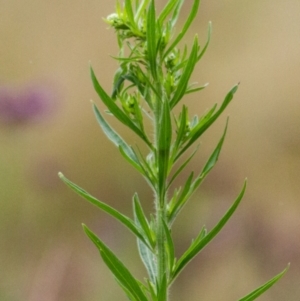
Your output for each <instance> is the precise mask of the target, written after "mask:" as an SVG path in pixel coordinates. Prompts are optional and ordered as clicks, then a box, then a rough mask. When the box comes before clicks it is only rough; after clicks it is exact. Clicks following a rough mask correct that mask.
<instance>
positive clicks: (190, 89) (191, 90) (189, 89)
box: [185, 84, 208, 94]
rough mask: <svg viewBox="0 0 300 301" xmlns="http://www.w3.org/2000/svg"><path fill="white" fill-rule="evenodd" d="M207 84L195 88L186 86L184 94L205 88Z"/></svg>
mask: <svg viewBox="0 0 300 301" xmlns="http://www.w3.org/2000/svg"><path fill="white" fill-rule="evenodd" d="M207 86H208V84H205V85H203V86H201V87H197V88H187V90H186V92H185V94H190V93H195V92H198V91H201V90H203V89H205V88H206V87H207Z"/></svg>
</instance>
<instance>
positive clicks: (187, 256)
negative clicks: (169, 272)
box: [173, 181, 246, 280]
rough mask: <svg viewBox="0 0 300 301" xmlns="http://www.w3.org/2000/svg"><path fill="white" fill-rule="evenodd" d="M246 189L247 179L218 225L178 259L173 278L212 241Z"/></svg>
mask: <svg viewBox="0 0 300 301" xmlns="http://www.w3.org/2000/svg"><path fill="white" fill-rule="evenodd" d="M245 189H246V181H245V184H244V187H243V189H242V191H241V193H240V194H239V196H238V197H237V199H236V200H235V202H234V203H233V205H232V206H231V207H230V208H229V210H228V211H227V212H226V214H225V215H224V216H223V217H222V218H221V220H220V221H219V222H218V223H217V225H216V226H215V227H214V228H213V229H212V230H211V231H210V232H209V233H208V234H207V235H206V236H204V237H203V238H202V239H197V240H196V241H197V243H195V244H192V248H188V250H187V251H186V252H185V253H184V254H183V255H182V256H181V258H180V259H179V260H178V262H177V264H176V267H175V269H174V274H173V280H174V279H175V278H176V277H177V276H178V274H179V273H180V272H181V271H182V269H183V268H184V267H185V266H186V265H187V263H189V262H190V261H191V260H192V259H193V258H194V257H195V256H196V255H197V254H198V253H199V252H200V251H201V250H203V248H204V247H205V246H206V245H207V244H208V243H209V242H211V240H212V239H213V238H214V237H215V236H216V235H217V234H218V233H219V232H220V231H221V230H222V228H223V227H224V226H225V224H226V223H227V221H228V220H229V219H230V217H231V216H232V214H233V213H234V212H235V210H236V208H237V207H238V205H239V204H240V202H241V200H242V198H243V196H244V193H245Z"/></svg>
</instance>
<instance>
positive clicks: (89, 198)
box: [58, 173, 148, 245]
mask: <svg viewBox="0 0 300 301" xmlns="http://www.w3.org/2000/svg"><path fill="white" fill-rule="evenodd" d="M58 175H59V177H60V178H61V179H62V180H63V182H64V183H65V184H67V185H68V186H69V187H70V188H71V189H72V190H73V191H75V192H76V193H77V194H79V195H80V196H81V197H83V198H84V199H86V200H87V201H88V202H90V203H91V204H93V205H95V206H96V207H98V208H100V209H101V210H102V211H104V212H106V213H108V214H109V215H111V216H112V217H114V218H115V219H116V220H118V221H119V222H120V223H122V224H123V225H124V226H126V227H127V228H128V229H129V230H130V231H131V232H132V233H133V234H135V236H137V237H138V238H140V239H141V240H142V241H143V242H144V243H145V244H147V241H145V239H144V237H143V235H142V233H140V230H139V229H138V228H137V227H136V225H135V223H134V221H133V220H131V219H130V218H129V217H127V216H125V215H123V214H121V213H120V212H119V211H117V210H116V209H114V208H112V207H111V206H109V205H107V204H105V203H103V202H101V201H99V200H98V199H96V198H95V197H93V196H91V195H90V194H89V193H88V192H86V191H85V190H84V189H82V188H80V187H79V186H77V185H76V184H74V183H73V182H71V181H70V180H68V179H67V178H66V177H65V176H64V175H63V174H62V173H59V174H58ZM147 245H148V244H147Z"/></svg>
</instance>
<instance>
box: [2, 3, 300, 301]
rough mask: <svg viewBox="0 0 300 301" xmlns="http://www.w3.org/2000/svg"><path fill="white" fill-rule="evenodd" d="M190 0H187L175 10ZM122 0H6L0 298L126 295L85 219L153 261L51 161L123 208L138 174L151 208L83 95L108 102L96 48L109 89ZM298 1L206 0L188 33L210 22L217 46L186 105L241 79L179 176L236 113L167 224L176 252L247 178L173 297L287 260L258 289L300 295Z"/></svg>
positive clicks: (218, 291)
mask: <svg viewBox="0 0 300 301" xmlns="http://www.w3.org/2000/svg"><path fill="white" fill-rule="evenodd" d="M157 2H158V6H159V7H162V5H163V4H164V3H166V1H163V0H160V1H157ZM191 5H192V0H186V1H185V6H184V8H183V13H182V15H181V19H180V21H179V23H180V24H182V22H183V20H184V18H185V17H186V16H187V14H188V12H189V9H190V7H191ZM113 11H114V1H111V0H110V1H108V0H90V1H84V0H72V1H58V0H52V1H40V0H28V1H18V0H9V1H6V0H0V44H1V47H0V66H1V68H0V145H1V146H0V147H1V152H0V171H1V172H0V179H1V181H0V183H1V184H0V185H1V189H0V300H1V301H2V300H3V301H71V300H72V301H96V300H101V301H108V300H125V299H126V297H125V295H123V292H122V291H121V289H119V288H118V286H117V285H116V284H115V283H114V279H113V277H112V275H111V274H110V273H109V272H108V270H107V268H106V266H105V265H104V264H103V263H102V261H101V258H100V256H99V254H98V251H97V250H96V248H94V246H93V245H92V243H91V242H90V241H89V240H88V238H87V237H86V236H85V235H84V233H83V231H82V229H81V223H82V222H84V223H86V224H87V225H88V226H89V227H90V228H92V229H93V230H94V231H95V232H96V233H97V234H99V236H100V237H101V238H103V240H104V241H105V242H106V243H107V244H108V245H109V246H110V247H111V248H112V249H113V250H114V251H115V252H116V254H117V255H118V256H120V258H121V259H123V260H124V262H125V263H126V264H127V265H128V267H129V268H130V269H131V270H132V271H133V273H134V275H136V276H138V277H140V278H141V279H142V278H143V277H144V276H145V270H144V268H143V266H142V264H141V263H140V262H138V261H137V260H136V258H137V256H138V255H137V251H136V243H135V240H134V238H133V236H132V235H131V234H130V233H128V232H127V230H126V229H123V228H122V227H121V226H120V225H119V224H118V223H117V222H115V221H114V220H112V219H111V218H110V217H108V216H106V215H105V214H104V213H102V212H100V211H98V210H96V209H95V208H94V207H92V206H91V205H90V204H88V203H86V202H85V201H84V200H82V199H80V198H79V197H78V196H77V195H75V194H74V193H73V192H72V191H70V190H69V189H68V188H67V187H66V186H65V185H64V184H63V183H62V182H60V181H59V179H58V177H57V173H58V171H62V172H63V173H64V174H65V175H66V176H67V177H68V178H69V179H71V180H72V181H74V182H75V183H77V184H78V185H80V186H81V187H83V188H85V189H86V190H87V191H89V192H90V193H91V194H93V195H95V196H97V197H98V198H99V199H101V200H102V201H105V202H108V203H109V204H110V205H112V206H114V207H116V208H117V209H119V210H121V211H122V212H124V213H126V214H128V215H130V216H131V197H132V195H133V193H134V192H135V191H136V190H137V191H138V193H139V195H140V198H141V200H142V202H143V206H144V207H145V208H147V210H148V211H149V212H150V211H151V210H152V209H153V204H152V192H151V191H150V190H149V188H148V187H147V185H146V184H145V182H144V180H143V179H141V178H140V177H139V175H138V174H137V173H136V172H135V171H134V170H133V169H132V168H131V167H130V166H129V165H128V164H127V163H126V162H124V160H123V159H122V158H121V156H120V155H119V152H118V150H117V149H116V148H115V147H114V146H113V145H112V144H111V143H110V142H109V141H108V140H107V139H106V137H105V136H104V134H103V133H102V132H101V130H100V128H99V127H98V125H97V123H96V121H95V118H94V116H93V113H92V110H91V105H90V102H89V101H90V99H94V100H95V101H96V102H97V103H98V104H99V106H100V108H101V109H104V107H103V106H102V105H101V103H100V100H99V99H98V98H97V96H96V94H95V93H94V91H93V88H92V84H91V81H90V78H89V71H88V63H89V62H92V65H93V67H94V68H95V71H96V73H97V76H98V79H99V81H100V82H101V83H102V84H103V86H104V87H105V88H106V89H107V91H110V90H111V83H112V78H113V74H114V71H115V70H116V67H117V65H116V63H115V61H114V60H113V59H111V58H110V57H109V56H110V55H116V54H117V50H118V49H117V44H116V41H115V35H114V32H113V30H108V29H107V25H106V24H105V23H103V21H102V17H106V16H107V15H108V14H110V13H112V12H113ZM299 12H300V2H299V0H288V1H271V0H263V1H258V0H257V1H240V0H222V1H216V0H211V1H207V0H203V1H202V5H201V9H200V12H199V15H198V18H197V21H196V22H195V23H194V25H193V26H192V28H191V29H190V31H189V34H188V35H187V37H186V38H185V41H184V42H186V43H189V44H190V43H191V42H192V38H193V35H194V33H196V32H197V33H198V34H199V36H200V40H201V41H202V45H203V44H204V43H205V41H206V36H207V24H208V21H210V20H211V21H212V22H213V35H212V41H211V44H210V47H209V49H208V52H207V54H206V55H205V57H204V58H203V60H202V61H201V62H200V64H199V65H198V67H197V69H196V71H195V74H194V79H195V80H196V81H198V82H199V83H200V84H204V83H206V82H209V83H210V85H209V87H208V88H207V89H205V90H204V91H201V92H199V93H198V94H196V95H193V96H189V97H187V99H186V104H187V105H188V106H190V107H191V110H190V111H193V112H195V114H196V113H197V114H201V113H203V112H204V111H205V110H206V109H208V108H210V107H211V106H212V105H213V104H214V103H216V102H217V103H220V102H221V101H222V100H223V98H224V96H225V94H226V93H227V92H228V91H229V89H230V88H231V87H232V86H233V85H234V84H236V83H237V82H241V85H240V88H239V91H238V93H237V94H236V96H235V98H234V101H233V102H232V103H231V105H230V106H229V108H228V109H227V110H226V112H225V114H224V115H223V116H222V117H221V118H220V119H219V120H218V122H216V124H215V125H213V127H212V128H211V130H210V131H208V133H207V134H205V135H204V136H203V138H202V139H201V143H202V144H201V147H200V151H199V152H198V155H197V157H196V158H195V159H194V161H193V163H192V164H191V165H190V167H189V168H188V169H187V171H186V173H185V174H183V176H182V180H184V179H185V178H186V176H187V175H188V171H190V170H191V168H194V169H195V170H199V169H201V167H202V166H203V164H204V163H205V160H206V159H207V157H208V156H209V154H210V153H211V152H212V150H213V149H214V147H215V145H216V144H217V141H218V140H219V138H220V137H221V135H222V131H223V128H224V125H225V121H226V116H228V115H229V116H230V122H229V129H228V134H227V138H226V141H225V144H224V146H223V151H222V154H221V157H220V160H219V163H218V164H217V166H216V167H215V169H214V170H213V171H212V172H211V174H210V175H209V177H208V178H207V180H206V181H205V183H204V184H203V185H202V187H201V188H200V190H199V191H198V193H197V194H195V195H194V197H193V199H192V200H191V201H190V203H189V204H188V205H187V206H186V208H185V210H184V211H183V213H182V214H181V216H180V217H179V218H178V221H177V222H176V224H175V226H174V227H175V228H174V239H175V243H176V253H177V255H178V256H179V255H180V254H182V252H183V251H184V249H185V248H186V247H187V246H188V245H189V244H190V241H191V239H192V238H193V237H195V236H196V235H197V234H198V231H199V229H201V227H202V225H203V224H206V225H207V227H208V228H209V229H210V228H211V227H212V226H213V225H214V224H215V223H216V222H217V220H218V219H219V218H220V217H221V216H222V214H224V212H225V211H226V210H227V208H228V207H229V206H230V204H231V203H232V201H233V200H234V199H235V197H236V196H237V195H238V193H239V191H240V189H241V187H242V184H243V181H244V178H245V177H248V180H249V181H248V190H247V193H246V195H245V198H244V200H243V202H242V203H241V205H240V207H239V209H238V210H237V212H236V214H235V215H234V217H233V218H232V219H231V221H229V223H228V224H227V225H226V227H225V228H224V229H223V231H222V232H221V234H220V235H219V236H218V237H217V238H216V239H215V241H214V242H212V243H211V244H210V245H209V246H208V247H207V248H206V249H205V250H203V252H202V253H201V254H200V255H198V257H197V258H196V259H195V260H194V261H193V263H192V264H190V265H189V266H188V267H187V268H186V270H185V271H184V272H183V273H182V274H181V275H180V277H179V278H178V280H177V281H176V284H175V285H174V287H173V288H172V290H171V298H170V299H171V300H172V301H180V300H189V301H196V300H202V301H211V300H222V301H232V300H237V299H238V298H240V297H242V296H244V295H245V294H246V293H248V292H250V291H251V290H252V289H254V288H255V287H256V286H258V285H260V284H262V283H263V282H265V281H267V280H268V279H269V278H271V277H272V276H273V275H275V274H276V273H279V272H280V271H281V270H283V269H284V268H285V267H286V266H287V264H288V263H289V262H291V267H290V269H289V272H288V273H287V274H286V276H285V277H284V278H283V279H282V280H281V281H280V282H279V283H278V284H276V286H274V287H273V288H272V289H271V290H270V291H269V292H268V293H267V294H265V295H264V296H262V297H260V299H259V300H261V301H271V300H272V301H282V300H289V301H298V300H299V298H300V297H299V296H300V286H299V279H300V197H299V196H300V185H299V179H300V85H299V78H300V57H299V53H300V18H299ZM114 125H115V127H116V128H117V129H118V130H119V132H120V133H122V134H123V135H124V137H126V138H127V139H129V141H131V143H135V142H139V141H138V140H136V137H135V136H133V135H131V133H130V132H129V131H127V130H124V129H122V128H121V127H120V126H119V125H118V124H117V123H114Z"/></svg>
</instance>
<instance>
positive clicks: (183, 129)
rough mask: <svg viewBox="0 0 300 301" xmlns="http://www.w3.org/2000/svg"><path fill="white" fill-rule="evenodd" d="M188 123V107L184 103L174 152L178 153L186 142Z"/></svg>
mask: <svg viewBox="0 0 300 301" xmlns="http://www.w3.org/2000/svg"><path fill="white" fill-rule="evenodd" d="M187 123H188V108H187V107H186V106H185V105H183V107H182V111H181V114H180V118H179V128H178V132H177V137H176V140H175V143H174V149H173V154H176V153H177V151H178V149H179V147H180V145H181V144H182V143H183V142H184V140H185V138H186V133H187ZM173 156H174V155H173ZM173 156H172V157H173Z"/></svg>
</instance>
